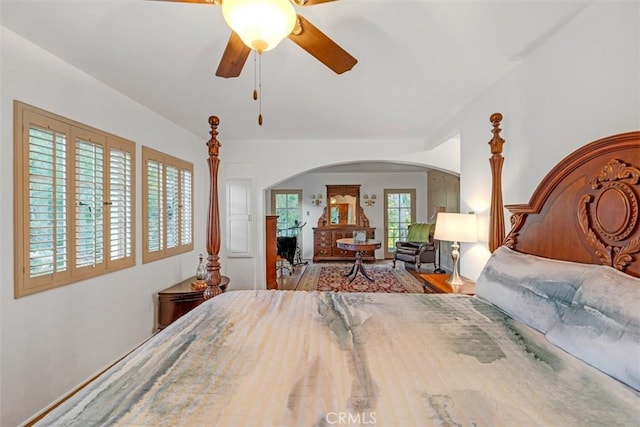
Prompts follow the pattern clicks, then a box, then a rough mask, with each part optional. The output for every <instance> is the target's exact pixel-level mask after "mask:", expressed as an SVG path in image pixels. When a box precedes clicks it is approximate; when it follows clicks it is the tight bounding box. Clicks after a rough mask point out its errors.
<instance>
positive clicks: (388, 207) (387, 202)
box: [384, 189, 416, 258]
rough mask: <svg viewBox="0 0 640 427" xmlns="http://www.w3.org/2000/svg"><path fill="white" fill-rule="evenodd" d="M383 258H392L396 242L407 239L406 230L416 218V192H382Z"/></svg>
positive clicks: (403, 190) (387, 190)
mask: <svg viewBox="0 0 640 427" xmlns="http://www.w3.org/2000/svg"><path fill="white" fill-rule="evenodd" d="M384 211H385V218H384V220H385V227H384V229H385V236H384V238H385V240H384V241H385V242H386V244H385V247H384V252H385V254H384V256H385V258H392V257H393V252H394V251H395V247H396V241H398V240H402V241H404V240H405V239H406V238H407V228H408V226H409V224H411V223H412V222H413V221H414V219H415V217H416V190H415V189H401V190H391V189H385V190H384Z"/></svg>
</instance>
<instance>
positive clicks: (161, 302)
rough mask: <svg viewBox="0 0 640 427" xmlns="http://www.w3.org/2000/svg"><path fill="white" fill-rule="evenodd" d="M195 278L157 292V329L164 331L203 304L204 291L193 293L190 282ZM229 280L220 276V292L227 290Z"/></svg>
mask: <svg viewBox="0 0 640 427" xmlns="http://www.w3.org/2000/svg"><path fill="white" fill-rule="evenodd" d="M193 280H195V277H190V278H188V279H186V280H183V281H182V282H180V283H177V284H175V285H173V286H171V287H170V288H167V289H165V290H162V291H160V292H158V329H164V328H166V327H167V326H169V325H170V324H172V323H173V322H175V321H176V320H178V318H179V317H182V316H184V315H185V314H187V313H188V312H190V311H191V310H193V309H194V308H196V307H197V306H199V305H200V304H202V303H203V302H204V295H203V294H204V290H199V291H194V290H193V289H191V282H192V281H193ZM228 285H229V278H228V277H226V276H222V282H221V283H220V288H221V289H222V292H224V291H225V290H226V289H227V286H228Z"/></svg>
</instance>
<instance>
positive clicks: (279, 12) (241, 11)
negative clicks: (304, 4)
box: [222, 0, 296, 52]
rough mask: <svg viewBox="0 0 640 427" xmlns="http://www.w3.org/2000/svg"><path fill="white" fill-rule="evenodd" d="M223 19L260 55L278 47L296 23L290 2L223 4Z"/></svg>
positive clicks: (238, 0)
mask: <svg viewBox="0 0 640 427" xmlns="http://www.w3.org/2000/svg"><path fill="white" fill-rule="evenodd" d="M222 16H223V17H224V20H225V21H226V23H227V25H229V27H231V29H232V30H233V31H235V32H236V33H237V34H238V35H239V36H240V39H242V41H243V43H244V44H246V45H247V46H248V47H250V48H251V49H255V50H257V51H258V52H266V51H268V50H271V49H273V48H274V47H276V46H277V45H278V43H280V41H282V39H284V38H285V37H287V36H288V35H289V34H291V32H292V31H293V27H294V26H295V23H296V11H295V9H294V8H293V5H292V4H291V2H290V1H289V0H224V1H223V2H222Z"/></svg>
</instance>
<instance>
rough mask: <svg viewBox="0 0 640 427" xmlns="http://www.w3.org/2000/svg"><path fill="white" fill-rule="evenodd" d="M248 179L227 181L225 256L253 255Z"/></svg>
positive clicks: (249, 184) (250, 186) (246, 256)
mask: <svg viewBox="0 0 640 427" xmlns="http://www.w3.org/2000/svg"><path fill="white" fill-rule="evenodd" d="M251 188H252V182H251V180H250V179H230V180H228V181H227V239H226V241H227V256H229V257H230V258H251V257H252V256H253V246H254V244H253V232H254V231H253V221H252V212H251Z"/></svg>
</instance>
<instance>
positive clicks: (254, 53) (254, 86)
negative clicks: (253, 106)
mask: <svg viewBox="0 0 640 427" xmlns="http://www.w3.org/2000/svg"><path fill="white" fill-rule="evenodd" d="M256 55H257V54H256V51H255V50H254V51H253V100H254V101H256V100H257V99H258V91H257V90H256V86H257V85H256V75H257V72H256Z"/></svg>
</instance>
